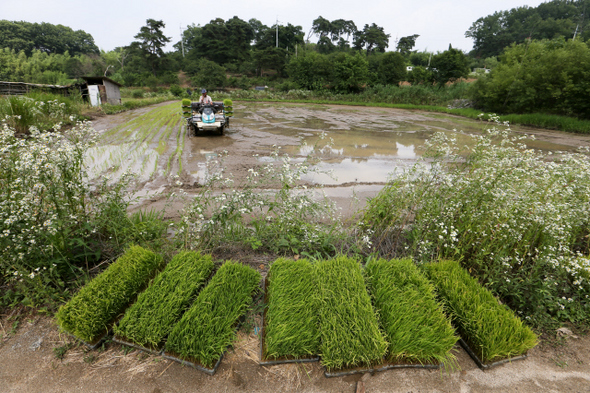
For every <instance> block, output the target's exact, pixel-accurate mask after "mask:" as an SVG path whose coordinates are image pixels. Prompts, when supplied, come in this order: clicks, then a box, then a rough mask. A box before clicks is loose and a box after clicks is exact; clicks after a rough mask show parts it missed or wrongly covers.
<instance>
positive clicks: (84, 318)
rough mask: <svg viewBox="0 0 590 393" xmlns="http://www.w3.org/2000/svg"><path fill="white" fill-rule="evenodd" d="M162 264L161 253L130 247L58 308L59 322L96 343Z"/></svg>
mask: <svg viewBox="0 0 590 393" xmlns="http://www.w3.org/2000/svg"><path fill="white" fill-rule="evenodd" d="M161 265H162V257H161V256H159V255H156V254H154V253H153V252H151V251H148V250H146V249H143V248H141V247H139V246H132V247H130V248H129V249H128V250H127V251H126V252H125V254H123V255H122V256H121V257H119V259H117V261H115V262H114V263H113V264H112V265H111V266H109V267H108V268H107V269H106V270H105V271H104V272H103V273H101V274H100V275H99V276H97V277H96V278H95V279H93V280H92V281H90V282H89V283H88V284H87V285H86V286H85V287H83V288H82V289H81V290H80V292H78V294H77V295H76V296H74V297H73V298H72V299H71V300H70V301H69V302H68V303H66V304H64V305H63V306H62V307H61V308H60V309H59V310H58V312H57V314H56V318H57V322H58V324H59V325H60V326H61V327H62V329H64V330H65V331H67V332H69V333H71V334H73V335H74V336H76V337H78V338H80V339H82V340H84V341H86V342H88V343H92V342H93V341H94V340H95V339H97V338H98V337H100V336H101V335H103V334H105V333H107V332H108V330H109V327H110V324H112V323H113V322H114V319H115V318H116V317H117V316H118V315H119V314H120V313H121V312H122V311H123V310H124V309H125V307H127V305H128V304H129V302H130V301H132V300H133V299H134V298H135V296H136V295H137V294H138V293H139V292H140V291H141V290H142V289H143V288H145V286H146V285H147V283H148V281H149V280H150V278H152V277H153V276H154V274H155V272H156V270H157V269H159V268H160V266H161Z"/></svg>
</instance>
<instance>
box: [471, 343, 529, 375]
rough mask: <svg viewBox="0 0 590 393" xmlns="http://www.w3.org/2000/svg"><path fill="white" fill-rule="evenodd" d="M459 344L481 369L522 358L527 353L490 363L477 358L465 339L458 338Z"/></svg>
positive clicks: (524, 357)
mask: <svg viewBox="0 0 590 393" xmlns="http://www.w3.org/2000/svg"><path fill="white" fill-rule="evenodd" d="M459 344H461V346H462V347H463V349H464V350H465V352H467V353H468V354H469V356H470V357H471V359H473V361H474V362H475V364H477V367H479V368H481V369H482V370H488V369H490V368H492V367H496V366H500V365H502V364H506V363H512V362H514V361H517V360H524V359H526V358H527V357H528V355H527V354H524V355H518V356H515V357H513V358H507V359H502V360H498V361H496V362H492V363H484V362H482V360H481V359H480V358H479V356H477V354H476V353H475V352H474V351H473V350H472V349H471V347H470V346H469V344H467V342H466V341H465V340H463V339H460V340H459Z"/></svg>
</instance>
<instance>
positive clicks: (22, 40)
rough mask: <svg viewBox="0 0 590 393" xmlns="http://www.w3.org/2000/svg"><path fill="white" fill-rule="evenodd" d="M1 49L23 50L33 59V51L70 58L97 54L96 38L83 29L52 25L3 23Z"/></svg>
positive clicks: (1, 27) (0, 29) (1, 22)
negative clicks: (68, 55)
mask: <svg viewBox="0 0 590 393" xmlns="http://www.w3.org/2000/svg"><path fill="white" fill-rule="evenodd" d="M0 48H10V49H14V50H15V51H16V52H17V53H18V52H20V51H21V50H22V51H24V52H25V54H26V55H27V56H31V54H32V53H33V50H39V51H41V52H46V53H54V54H64V53H65V52H68V53H69V54H70V55H71V56H77V55H80V54H98V53H99V50H98V47H97V46H96V45H95V44H94V38H92V36H91V35H90V34H88V33H86V32H84V31H82V30H77V31H74V30H72V29H71V28H69V27H66V26H62V25H53V24H51V23H29V22H11V21H7V20H0Z"/></svg>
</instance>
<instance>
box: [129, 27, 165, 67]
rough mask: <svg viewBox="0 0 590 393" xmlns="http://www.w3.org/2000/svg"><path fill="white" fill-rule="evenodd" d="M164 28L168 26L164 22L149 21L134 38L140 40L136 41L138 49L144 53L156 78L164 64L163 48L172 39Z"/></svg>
mask: <svg viewBox="0 0 590 393" xmlns="http://www.w3.org/2000/svg"><path fill="white" fill-rule="evenodd" d="M164 27H166V24H165V23H164V22H163V21H161V20H155V19H148V20H146V25H145V26H143V27H142V28H141V29H140V30H139V33H137V34H136V35H135V36H134V37H133V38H136V39H139V40H140V41H136V44H137V47H138V48H139V49H140V50H141V51H142V52H143V53H144V55H145V57H146V60H147V62H148V64H149V65H150V67H151V70H152V73H153V74H154V76H156V72H157V71H158V69H159V68H160V66H161V63H162V58H163V56H164V49H163V48H164V46H165V45H166V43H168V42H170V37H166V36H165V35H164V33H163V32H162V29H163V28H164Z"/></svg>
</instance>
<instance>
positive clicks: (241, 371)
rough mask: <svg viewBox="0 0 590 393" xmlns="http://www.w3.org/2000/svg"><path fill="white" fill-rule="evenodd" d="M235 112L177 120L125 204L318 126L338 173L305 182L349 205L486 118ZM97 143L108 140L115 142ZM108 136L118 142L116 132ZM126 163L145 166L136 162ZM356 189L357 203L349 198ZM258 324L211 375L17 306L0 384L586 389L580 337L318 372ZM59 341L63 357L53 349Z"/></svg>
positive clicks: (268, 107) (589, 357)
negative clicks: (276, 360) (94, 343)
mask: <svg viewBox="0 0 590 393" xmlns="http://www.w3.org/2000/svg"><path fill="white" fill-rule="evenodd" d="M165 105H166V104H160V105H157V106H154V107H150V108H142V109H139V110H136V111H131V112H126V113H122V114H119V115H115V116H103V117H101V118H98V119H96V120H95V122H94V126H95V128H96V129H97V130H98V131H100V132H101V133H106V132H107V131H108V130H111V129H113V128H115V127H117V126H120V125H124V124H126V122H128V121H131V120H133V119H137V118H140V117H141V116H142V115H148V114H150V113H151V111H153V110H154V109H157V108H161V107H163V106H165ZM235 112H236V117H235V118H234V119H232V127H231V128H230V130H229V131H228V132H227V133H226V134H225V135H224V136H208V135H205V136H201V137H196V138H189V137H188V136H186V134H185V133H184V132H183V130H182V128H179V129H176V130H175V131H174V132H173V133H172V134H170V135H168V136H167V138H168V144H169V146H168V147H167V148H166V149H165V150H163V151H162V154H159V156H158V157H157V160H156V161H155V162H156V164H155V167H157V168H159V170H156V171H155V172H154V173H153V174H150V175H149V176H145V177H144V178H143V180H142V181H140V182H139V184H138V189H137V192H138V195H139V196H140V197H141V198H140V200H139V202H138V203H137V204H135V205H134V207H133V208H134V209H139V208H156V209H159V208H162V207H163V206H164V205H165V204H166V200H165V199H166V198H165V196H163V194H165V193H166V192H170V191H173V190H176V189H178V186H175V184H174V181H172V180H171V179H170V175H171V173H179V178H180V179H181V181H182V183H183V185H182V188H183V189H185V190H187V192H189V193H190V192H191V190H192V189H195V188H198V187H199V186H200V185H199V182H200V180H201V179H200V176H202V168H203V167H204V166H203V165H204V163H205V162H206V160H207V157H209V156H210V155H211V154H221V153H222V152H223V151H224V150H227V151H228V156H227V159H226V160H225V163H226V166H227V170H228V172H231V173H232V174H233V175H234V177H236V178H237V179H239V178H241V177H244V176H245V175H246V174H247V173H248V169H249V168H252V167H256V166H257V165H261V161H260V158H257V157H254V154H258V155H259V157H260V156H263V157H264V156H268V155H269V153H270V151H271V150H272V149H273V145H277V146H283V147H284V149H285V151H287V152H288V153H289V154H290V155H292V156H294V157H301V156H303V155H304V154H305V150H304V149H302V148H301V146H300V141H301V140H305V141H306V142H307V143H308V145H313V144H314V143H315V142H317V141H318V140H319V139H320V134H321V132H322V131H323V132H326V133H327V137H331V138H333V139H334V144H333V146H332V148H331V150H329V151H328V152H326V153H325V156H323V163H322V164H323V165H325V166H326V169H334V170H335V171H336V172H338V174H339V175H340V180H336V181H332V182H326V181H324V179H322V178H319V179H318V178H315V179H314V178H309V179H306V182H308V184H309V185H310V186H314V185H318V184H319V183H324V184H325V183H328V185H327V186H326V187H324V191H325V192H326V193H327V194H328V196H330V197H331V198H333V199H334V200H335V201H336V202H337V203H338V204H339V206H340V207H342V208H343V210H344V212H345V213H346V214H348V215H352V214H353V213H354V212H355V211H357V210H358V208H359V207H360V206H362V203H363V201H364V200H366V198H369V197H371V196H374V195H376V194H377V193H378V192H379V190H380V189H381V188H382V187H383V185H384V184H385V182H386V180H387V173H388V171H391V170H393V168H395V167H399V166H405V165H411V164H412V163H413V162H415V160H416V158H417V157H418V156H419V154H420V152H419V151H420V146H421V145H422V144H423V141H424V139H425V138H426V137H428V135H430V134H431V133H432V132H434V131H437V130H442V131H446V132H455V131H453V129H460V130H463V131H465V132H480V131H481V130H482V128H483V127H484V126H485V125H484V124H482V123H480V122H476V121H471V120H467V119H464V118H460V117H455V116H449V115H440V114H432V113H426V112H419V111H404V110H399V109H383V108H357V107H346V106H328V105H295V104H262V103H247V104H238V103H236V105H235ZM164 131H165V126H162V127H161V128H160V129H155V130H154V132H155V133H157V136H158V137H157V138H154V139H152V141H151V142H149V143H147V147H145V146H144V147H145V149H144V150H143V151H144V152H145V153H142V154H136V156H133V155H134V154H135V150H136V149H138V146H140V145H141V144H140V143H139V142H138V143H135V142H134V141H133V140H129V142H130V143H129V147H126V146H127V145H124V148H123V149H120V150H119V151H121V152H122V153H121V154H122V156H123V157H125V158H126V160H128V161H133V160H136V161H137V162H138V163H139V164H141V162H142V160H146V159H148V158H149V157H150V155H149V153H150V149H151V150H155V149H156V148H157V145H158V140H159V139H161V138H160V137H163V136H164V135H165V132H164ZM515 132H522V133H534V134H536V136H537V140H538V141H537V142H534V146H535V147H536V148H539V149H545V150H573V149H574V148H576V147H578V146H582V145H590V137H589V136H585V135H573V134H566V133H561V132H556V131H547V130H536V129H527V128H515ZM130 135H131V136H130V139H133V134H130ZM457 135H458V136H459V137H460V134H459V133H457ZM177 141H183V143H184V146H185V147H184V152H183V154H182V157H181V158H180V159H179V160H176V161H175V160H172V159H171V157H172V158H174V154H175V153H174V151H175V149H176V147H177ZM104 143H105V146H107V145H108V144H109V143H111V142H109V141H108V140H107V141H105V142H104ZM112 144H113V146H114V145H119V146H121V142H120V141H119V142H112ZM125 149H127V150H125ZM146 157H147V158H146ZM166 162H172V163H173V164H172V165H171V167H172V170H171V172H166V171H165V170H164V169H163V168H165V165H164V163H166ZM174 162H176V164H174ZM178 163H180V164H178ZM126 165H128V166H129V167H130V168H134V167H138V168H143V167H144V166H142V165H138V166H134V165H135V164H133V163H132V162H131V163H128V164H126ZM175 165H176V166H175ZM180 167H182V169H180ZM139 175H141V174H139ZM355 198H358V199H359V200H360V201H361V202H360V204H354V203H353V202H352V201H353V199H355ZM180 208H181V205H180V204H178V205H173V206H171V207H168V210H167V216H168V217H170V218H174V217H177V216H178V210H179V209H180ZM218 257H223V255H218ZM227 257H228V258H230V257H231V258H233V259H236V258H237V259H240V255H236V254H235V253H232V250H227ZM243 262H244V263H248V264H251V265H252V266H255V267H258V269H259V270H260V271H261V272H262V273H263V274H264V271H265V270H266V269H267V268H268V262H269V261H268V260H266V259H265V258H262V257H260V258H259V257H253V256H252V255H248V256H245V258H244V260H243ZM257 324H259V318H258V317H255V318H254V319H253V322H252V323H251V325H253V326H254V327H256V326H258V325H257ZM254 330H256V331H257V329H254ZM254 330H252V331H249V332H245V331H241V332H240V333H239V337H238V340H237V342H236V343H235V345H234V347H233V349H231V350H229V351H228V353H227V354H226V356H225V357H224V359H223V361H222V363H221V366H220V368H219V370H218V371H217V373H216V374H215V375H214V376H208V375H206V374H204V373H202V372H200V371H197V370H195V369H193V368H191V367H186V366H182V365H180V364H178V363H176V362H173V361H170V360H166V359H163V358H161V357H159V356H153V355H147V354H144V353H142V352H140V351H137V350H133V351H129V350H128V349H126V348H124V347H122V346H120V345H118V344H115V343H106V344H105V345H104V346H103V348H101V349H100V350H96V351H88V350H86V349H85V348H84V347H83V346H80V345H78V344H77V343H76V342H74V341H73V340H72V339H71V338H70V337H69V336H67V335H64V334H63V333H62V334H60V332H59V329H58V327H57V326H56V325H55V322H54V320H53V319H52V318H50V317H47V316H41V315H30V316H22V317H20V319H19V320H18V323H17V324H15V320H14V318H10V319H9V318H8V316H7V315H4V316H1V315H0V392H73V391H83V392H115V391H117V392H119V391H121V392H123V391H124V392H150V393H160V392H194V391H206V392H277V391H284V392H356V391H363V390H362V389H364V391H366V392H462V393H463V392H523V391H524V392H526V391H529V392H590V337H588V336H581V335H580V336H579V337H578V336H575V337H574V336H568V337H564V338H561V339H557V340H551V341H544V342H542V343H541V344H540V345H539V346H537V347H536V348H534V349H533V350H531V351H530V352H529V357H528V359H526V360H522V361H516V362H513V363H509V364H505V365H501V366H498V367H496V368H493V369H490V370H486V371H482V370H480V369H479V368H477V366H476V365H475V363H474V362H473V361H472V360H471V359H470V358H469V356H468V355H467V353H466V352H465V351H464V350H463V349H461V348H460V347H459V346H457V347H456V348H455V355H456V357H457V368H456V369H453V370H424V369H397V370H389V371H385V372H380V373H376V374H374V375H371V374H364V375H363V374H359V375H352V376H346V377H336V378H326V377H325V376H324V370H323V368H322V367H321V366H320V365H319V364H317V363H312V364H299V365H295V364H290V365H276V366H261V365H259V340H258V336H257V335H256V334H254ZM60 352H63V358H61V359H60V358H58V356H57V355H58V354H60Z"/></svg>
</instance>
